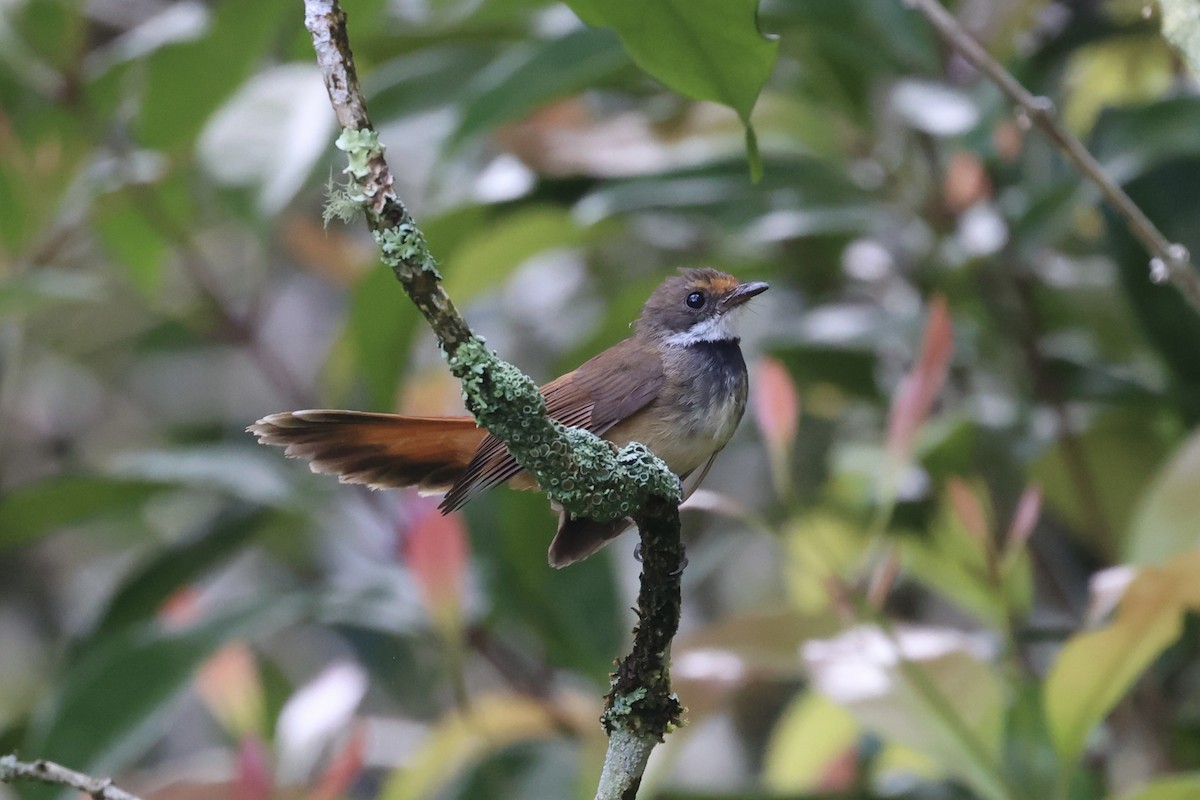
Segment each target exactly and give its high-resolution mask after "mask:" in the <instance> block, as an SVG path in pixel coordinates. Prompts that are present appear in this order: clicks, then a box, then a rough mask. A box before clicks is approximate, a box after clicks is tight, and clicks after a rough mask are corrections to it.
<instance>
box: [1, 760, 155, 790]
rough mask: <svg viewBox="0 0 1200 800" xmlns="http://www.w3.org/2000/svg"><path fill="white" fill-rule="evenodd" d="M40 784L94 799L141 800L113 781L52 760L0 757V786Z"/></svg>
mask: <svg viewBox="0 0 1200 800" xmlns="http://www.w3.org/2000/svg"><path fill="white" fill-rule="evenodd" d="M18 781H40V782H42V783H49V784H53V785H55V786H66V787H68V788H70V789H75V790H76V791H80V792H83V793H84V794H86V795H89V796H90V797H92V798H93V799H94V800H139V798H138V797H137V795H133V794H130V793H129V792H127V791H125V790H124V789H118V788H117V787H116V786H113V782H112V778H96V777H93V776H91V775H85V774H84V773H82V772H76V771H75V770H73V769H68V768H67V767H64V766H62V765H61V764H55V763H54V762H53V761H44V760H40V759H39V760H38V761H28V762H27V761H18V760H17V757H16V756H14V755H7V756H2V757H0V783H16V782H18Z"/></svg>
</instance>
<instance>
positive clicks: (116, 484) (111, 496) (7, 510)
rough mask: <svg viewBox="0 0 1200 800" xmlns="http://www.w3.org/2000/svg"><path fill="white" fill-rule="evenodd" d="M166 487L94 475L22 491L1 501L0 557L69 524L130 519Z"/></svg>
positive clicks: (60, 479) (65, 478) (51, 481)
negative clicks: (123, 516)
mask: <svg viewBox="0 0 1200 800" xmlns="http://www.w3.org/2000/svg"><path fill="white" fill-rule="evenodd" d="M163 488H164V485H163V484H161V483H158V482H153V481H125V480H114V479H112V478H100V477H95V476H63V477H57V478H49V479H47V480H44V481H39V482H38V483H32V484H28V485H26V486H22V487H20V488H18V489H15V490H13V491H11V492H9V493H8V494H6V495H5V496H4V497H2V498H0V552H3V551H4V550H7V549H9V548H12V547H18V546H20V545H24V544H28V543H30V542H32V541H34V540H36V539H39V538H41V537H42V536H46V535H48V534H50V533H53V532H54V531H55V530H56V529H58V528H61V527H63V526H66V525H72V524H77V523H81V522H84V521H93V520H96V519H102V518H105V517H117V516H122V515H128V514H132V513H134V512H135V511H137V510H138V509H140V508H141V507H142V504H143V503H145V502H146V500H147V498H149V497H150V496H151V495H153V494H154V493H156V492H158V491H160V490H162V489H163Z"/></svg>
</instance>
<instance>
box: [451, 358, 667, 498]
mask: <svg viewBox="0 0 1200 800" xmlns="http://www.w3.org/2000/svg"><path fill="white" fill-rule="evenodd" d="M662 384H663V366H662V359H661V358H660V357H659V355H658V352H657V351H656V350H654V349H653V348H647V347H646V346H645V345H641V344H638V343H637V342H636V340H634V339H626V340H624V341H622V342H619V343H618V344H616V345H614V346H613V347H611V348H609V349H608V350H605V351H604V352H603V353H601V354H600V355H598V356H596V357H594V358H592V359H590V360H589V361H586V362H584V364H583V365H582V366H580V367H579V368H578V369H576V370H575V371H574V372H569V373H567V374H566V375H563V376H562V377H560V378H556V379H555V380H553V381H551V382H550V383H548V384H546V385H545V386H543V387H542V388H541V392H542V395H543V396H544V397H545V398H546V409H547V411H548V412H549V414H550V417H551V418H552V419H555V420H557V421H558V422H561V423H562V424H563V425H566V426H568V427H579V428H584V429H586V430H589V431H591V432H592V433H594V434H596V435H597V436H603V435H604V433H605V432H606V431H608V429H609V428H611V427H612V426H613V425H615V424H617V423H618V422H620V421H621V420H623V419H625V418H627V417H629V416H631V415H632V414H634V413H636V412H637V411H639V410H640V409H642V408H644V407H645V406H646V405H647V404H648V403H649V402H650V401H651V400H653V399H654V398H655V397H657V396H658V393H659V390H660V389H661V388H662ZM520 471H521V467H520V466H519V465H518V464H517V462H516V461H515V460H513V457H512V456H511V455H510V454H509V452H508V448H507V447H505V445H504V442H502V441H500V440H499V439H497V438H496V437H495V436H492V435H491V434H488V436H487V438H485V439H484V440H483V443H482V444H480V446H479V449H478V450H477V451H476V452H475V457H474V458H473V459H472V460H471V463H470V464H469V465H468V466H467V469H466V471H465V472H464V473H463V474H462V477H460V478H459V479H458V481H457V482H456V483H455V484H454V486H453V488H451V489H450V491H449V492H448V493H447V494H446V497H445V499H444V500H443V501H442V505H441V508H442V510H443V511H446V512H448V511H454V510H455V509H458V508H461V507H462V506H463V504H465V503H466V502H467V501H468V500H470V499H471V498H473V497H475V496H476V495H477V494H479V493H480V492H483V491H485V490H487V489H490V488H491V487H493V486H496V485H497V484H500V483H503V482H504V481H507V480H508V479H510V478H512V477H513V476H515V475H516V474H517V473H519V472H520Z"/></svg>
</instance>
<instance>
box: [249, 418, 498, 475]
mask: <svg viewBox="0 0 1200 800" xmlns="http://www.w3.org/2000/svg"><path fill="white" fill-rule="evenodd" d="M246 430H247V431H248V432H250V433H253V434H254V435H255V436H257V437H258V440H259V442H261V443H262V444H273V445H279V446H281V447H286V448H287V449H286V450H284V454H285V455H287V456H291V457H292V458H307V459H308V460H309V462H310V464H309V466H310V468H311V469H312V471H313V472H320V473H329V474H333V475H337V476H338V479H339V480H341V481H342V482H343V483H363V484H366V485H367V486H370V487H371V488H373V489H381V488H396V487H401V486H416V487H419V488H420V489H421V490H423V491H429V492H437V491H445V490H446V489H448V488H449V487H450V486H451V485H452V484H453V483H454V482H455V481H456V480H458V478H459V476H460V475H462V473H463V471H464V470H465V469H466V468H467V464H469V463H470V462H471V457H472V456H473V455H474V454H475V450H476V449H477V448H478V447H479V444H480V442H482V441H483V439H484V437H485V436H487V431H486V430H484V429H482V428H479V427H476V425H475V420H473V419H471V418H470V417H403V416H399V415H396V414H370V413H367V412H363V411H329V410H323V409H317V410H310V411H290V412H286V413H283V414H272V415H270V416H269V417H263V418H262V419H260V420H259V421H258V422H256V423H254V424H253V425H251V426H250V427H249V428H247V429H246Z"/></svg>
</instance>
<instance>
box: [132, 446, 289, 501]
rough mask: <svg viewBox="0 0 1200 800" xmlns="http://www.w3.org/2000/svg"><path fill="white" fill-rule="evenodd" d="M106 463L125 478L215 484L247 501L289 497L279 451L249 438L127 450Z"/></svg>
mask: <svg viewBox="0 0 1200 800" xmlns="http://www.w3.org/2000/svg"><path fill="white" fill-rule="evenodd" d="M246 438H247V439H249V437H248V436H247V437H246ZM108 467H109V472H110V474H112V475H115V476H118V477H121V478H124V479H125V480H130V481H136V480H143V481H153V482H156V483H173V484H179V485H180V486H186V487H188V488H192V489H209V490H215V491H219V492H225V493H227V494H229V495H231V496H233V497H237V498H240V499H242V500H245V501H247V502H251V503H261V504H263V505H285V504H286V503H287V502H288V501H289V500H290V499H291V493H290V492H289V489H288V484H287V481H286V480H284V478H283V475H282V473H281V471H280V467H279V457H278V454H277V453H274V452H272V451H269V450H265V449H262V448H258V447H254V446H253V445H252V444H251V443H250V442H249V441H247V442H246V443H245V444H217V445H199V446H195V447H175V448H171V449H163V450H130V451H125V452H123V453H121V454H119V455H117V456H114V457H113V458H112V459H110V461H109V465H108Z"/></svg>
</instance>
